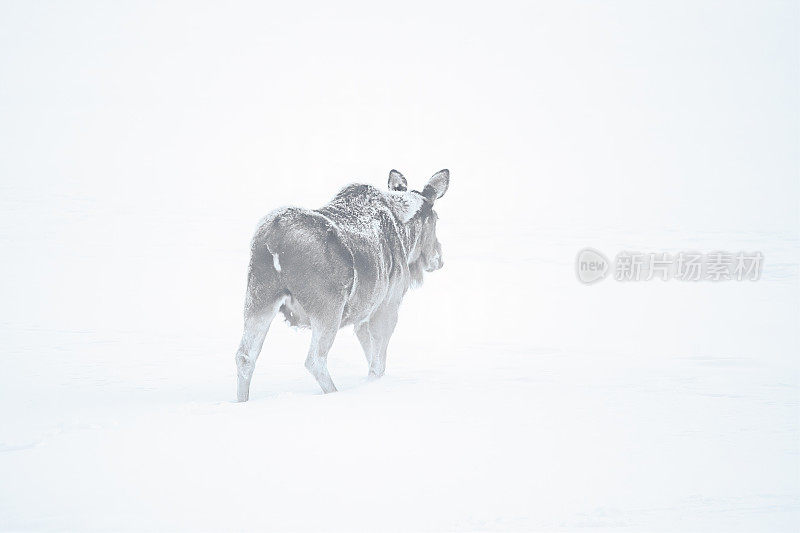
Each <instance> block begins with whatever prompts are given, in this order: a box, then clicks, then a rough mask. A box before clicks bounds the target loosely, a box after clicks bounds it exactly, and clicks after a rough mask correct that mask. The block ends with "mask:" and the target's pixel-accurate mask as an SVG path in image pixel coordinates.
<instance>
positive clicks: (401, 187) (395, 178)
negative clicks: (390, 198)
mask: <svg viewBox="0 0 800 533" xmlns="http://www.w3.org/2000/svg"><path fill="white" fill-rule="evenodd" d="M389 190H390V191H407V190H408V182H407V181H406V178H405V177H403V175H402V174H400V173H399V172H398V171H396V170H394V169H392V171H391V172H389Z"/></svg>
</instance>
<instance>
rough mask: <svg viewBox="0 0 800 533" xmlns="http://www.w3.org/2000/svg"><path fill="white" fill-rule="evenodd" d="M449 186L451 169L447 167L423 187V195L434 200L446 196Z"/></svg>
mask: <svg viewBox="0 0 800 533" xmlns="http://www.w3.org/2000/svg"><path fill="white" fill-rule="evenodd" d="M449 186H450V171H449V170H447V169H444V170H440V171H439V172H437V173H436V174H434V175H433V176H431V179H430V180H428V184H427V185H426V186H425V188H424V189H422V195H423V196H424V197H425V198H427V199H428V200H430V201H431V202H432V201H434V200H438V199H439V198H441V197H442V196H444V193H446V192H447V187H449Z"/></svg>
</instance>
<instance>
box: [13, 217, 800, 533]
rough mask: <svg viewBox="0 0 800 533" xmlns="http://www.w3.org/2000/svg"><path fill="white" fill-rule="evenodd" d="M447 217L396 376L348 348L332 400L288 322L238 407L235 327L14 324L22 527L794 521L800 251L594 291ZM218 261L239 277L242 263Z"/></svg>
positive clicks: (346, 343)
mask: <svg viewBox="0 0 800 533" xmlns="http://www.w3.org/2000/svg"><path fill="white" fill-rule="evenodd" d="M442 211H445V212H446V208H444V207H443V208H442ZM442 217H443V219H442V229H441V233H442V234H443V235H442V241H443V243H444V246H445V253H446V254H447V255H446V256H445V257H446V261H447V263H446V267H445V269H443V270H442V271H440V272H437V273H434V274H432V275H430V276H428V279H427V281H426V284H425V286H423V287H422V288H421V289H420V290H419V291H416V292H413V293H411V294H410V295H409V297H408V299H407V302H406V305H405V306H404V308H403V310H402V315H401V321H400V325H399V327H398V330H397V333H396V335H395V337H394V339H393V341H392V344H391V347H390V356H389V370H388V372H387V375H386V376H385V377H384V379H382V380H380V381H378V382H367V381H366V379H365V375H366V364H365V362H364V359H363V355H362V353H361V351H360V348H359V346H358V343H357V341H356V340H355V337H354V335H353V334H352V332H351V331H350V330H349V329H348V330H343V331H342V332H341V334H340V336H339V337H338V338H337V341H336V344H335V345H334V348H333V350H332V353H331V356H330V366H331V372H332V375H333V376H334V380H335V381H336V382H337V384H338V385H339V387H340V389H341V391H340V392H339V393H337V394H333V395H322V394H321V393H320V391H319V390H318V387H317V385H316V382H315V381H314V380H313V378H312V377H311V376H310V375H308V374H307V373H306V371H305V369H304V368H303V365H302V362H303V359H304V356H305V350H306V346H307V343H308V341H309V334H308V332H305V331H293V330H291V329H290V328H288V327H287V326H285V325H284V324H282V323H280V322H276V324H275V326H274V327H273V328H272V330H271V331H270V334H269V336H268V338H267V341H266V344H265V349H264V352H263V353H262V357H261V359H260V361H259V365H258V367H257V371H256V375H255V378H254V385H253V391H252V395H251V401H250V402H249V403H247V404H236V403H233V400H234V384H235V383H234V365H233V359H232V358H233V351H234V349H235V346H236V343H237V340H238V339H237V336H238V333H239V332H238V330H237V326H238V324H236V318H238V314H237V313H238V309H233V308H231V309H230V310H229V311H230V313H231V314H232V315H233V314H237V316H236V317H234V318H233V319H230V320H224V321H222V322H221V323H220V325H219V326H218V327H213V326H210V327H209V329H207V330H205V331H197V329H191V330H190V331H191V332H190V333H187V331H185V330H183V329H181V328H177V329H172V328H170V327H167V328H164V330H163V331H158V332H155V330H154V332H150V331H147V330H134V329H125V328H122V327H120V328H118V329H97V330H93V329H84V330H81V329H54V328H47V327H14V326H11V325H5V326H4V327H3V329H2V338H3V345H4V346H3V348H4V353H3V359H2V361H0V376H2V387H0V409H2V411H0V416H1V418H2V420H3V424H2V427H0V443H2V448H1V449H0V472H2V480H3V481H2V483H0V518H1V519H2V522H1V523H0V524H1V525H2V528H3V529H10V530H17V529H21V530H70V531H77V530H139V531H141V530H154V529H157V530H220V531H231V530H254V529H269V530H278V531H294V530H298V531H306V530H307V531H316V530H342V531H353V530H364V531H372V530H393V531H410V530H425V531H428V530H435V531H442V530H493V531H509V530H528V529H542V530H573V529H579V528H583V527H588V526H591V527H592V528H594V529H598V530H604V529H610V530H617V529H629V530H634V531H653V530H664V531H685V530H703V531H712V530H718V531H734V530H736V531H754V530H759V531H762V530H763V531H766V530H778V531H781V530H784V531H789V530H792V529H794V527H796V526H797V524H798V518H799V517H800V509H799V508H798V494H799V493H798V468H799V467H800V462H799V461H798V439H800V424H798V398H799V397H800V395H799V394H798V391H799V390H800V389H799V388H798V376H797V363H796V354H797V353H798V352H797V350H798V341H797V328H796V325H797V319H798V311H797V284H798V276H797V264H798V260H797V254H796V250H797V245H798V243H797V240H796V239H794V240H792V239H781V238H779V237H777V236H771V237H764V236H749V235H745V236H742V237H736V236H733V235H713V236H706V237H704V238H703V239H699V240H689V241H684V243H685V245H686V247H687V248H690V249H693V248H701V249H705V248H706V247H707V245H705V244H704V242H703V240H704V239H708V241H709V245H710V242H714V243H715V244H716V245H720V244H721V245H723V246H729V247H731V248H733V249H738V248H737V245H738V247H741V248H745V249H749V248H750V247H752V246H753V244H752V242H753V240H752V239H754V238H755V239H756V240H758V242H759V249H761V250H762V251H763V252H764V254H765V256H766V257H767V258H768V263H767V266H766V269H765V273H764V275H763V279H762V280H760V281H758V282H750V283H746V282H742V283H736V282H728V283H717V284H714V283H706V284H702V283H698V284H680V283H679V282H675V281H670V282H667V283H663V282H660V281H658V282H655V281H654V282H640V283H639V284H634V283H630V284H622V283H620V282H616V281H613V280H605V281H604V282H601V283H600V284H599V285H596V286H591V287H586V286H583V285H581V284H579V283H578V281H577V279H576V278H575V275H574V271H573V264H572V261H573V259H574V253H575V252H577V250H578V249H579V247H580V245H581V244H582V243H584V242H586V241H585V240H583V241H582V240H580V239H577V238H575V237H571V236H568V235H565V234H563V233H560V232H558V231H549V232H548V231H545V230H541V232H537V231H532V232H531V233H530V234H529V235H527V236H520V235H517V236H515V237H517V238H519V239H527V240H523V241H520V240H515V239H509V238H508V237H509V236H506V238H503V237H502V235H503V233H502V231H501V230H500V228H496V229H497V230H498V232H497V233H496V234H497V235H500V237H499V238H496V239H493V240H492V242H490V243H487V244H486V246H485V247H483V248H482V249H481V250H480V251H478V250H475V249H473V246H472V243H470V244H469V245H468V246H459V245H458V242H459V238H461V239H462V240H461V242H462V243H464V242H467V241H466V240H463V235H461V236H459V235H458V232H456V231H452V229H453V228H452V225H451V224H450V223H448V220H447V218H446V215H444V214H442ZM448 233H452V235H449V237H450V241H451V245H450V246H448V244H447V243H448V238H447V236H446V235H447V234H448ZM598 235H599V233H598ZM597 238H598V239H599V237H597ZM628 238H629V237H626V238H622V237H620V244H623V243H624V242H626V241H625V239H628ZM640 239H645V236H639V237H636V238H633V239H632V240H630V241H627V242H643V241H641V240H640ZM649 239H650V241H649V242H656V243H658V242H663V243H664V245H665V246H664V248H666V249H670V248H667V246H674V245H675V244H676V241H675V240H672V241H671V240H670V237H669V236H665V237H664V239H663V240H659V239H658V238H657V237H656V236H653V235H651V236H650V237H649ZM673 239H674V237H673ZM452 241H455V243H453V242H452ZM522 242H525V243H529V244H530V247H531V252H530V253H523V254H521V257H520V254H519V253H518V249H519V245H520V244H521V243H522ZM589 242H592V243H594V242H595V241H591V240H590V241H589ZM601 249H602V247H601ZM534 250H535V251H534ZM791 250H794V252H791ZM194 251H195V252H196V251H197V250H194ZM185 252H186V253H190V254H191V253H192V250H191V249H187V250H185ZM204 258H205V260H206V261H210V262H211V263H212V264H207V265H206V266H205V267H204V269H208V271H214V270H216V269H220V270H222V269H224V265H225V264H229V263H237V264H238V267H237V268H234V269H233V270H234V271H236V272H237V273H238V274H241V272H242V270H243V268H244V265H245V264H246V243H245V244H244V245H242V246H239V247H238V249H237V250H236V251H234V252H232V253H231V254H230V257H225V254H224V253H219V254H210V255H209V254H206V255H205V256H204ZM154 260H155V259H154ZM523 280H526V281H524V282H523ZM197 281H198V283H199V280H197ZM235 285H241V283H238V282H237V283H236V284H235ZM225 290H230V289H225ZM231 292H233V293H235V292H236V291H231ZM240 296H241V295H240V294H234V295H233V296H232V297H231V300H237V299H238V298H239V297H240ZM520 301H524V302H527V303H526V306H527V311H525V312H521V311H520V309H521V307H520V304H519V302H520ZM98 304H99V305H103V304H102V302H98ZM165 305H167V306H179V305H180V304H179V303H177V302H166V303H165ZM193 305H196V306H199V307H202V304H201V303H199V302H194V304H193ZM231 305H232V306H234V305H235V303H233V302H232V304H231ZM115 309H116V308H115V307H114V306H111V307H109V308H108V311H109V312H113V311H114V310H115ZM173 311H174V308H173V310H172V311H169V310H165V309H160V310H159V309H154V312H155V313H157V314H159V315H160V316H163V317H164V319H165V320H167V321H168V320H169V318H168V317H169V315H170V314H171V313H172V312H173ZM185 312H186V313H188V314H193V315H196V314H198V311H197V309H196V308H194V307H191V308H188V309H186V311H185ZM199 313H200V314H207V312H205V311H199ZM165 325H166V326H169V324H165Z"/></svg>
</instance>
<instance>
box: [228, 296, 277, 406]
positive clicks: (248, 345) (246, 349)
mask: <svg viewBox="0 0 800 533" xmlns="http://www.w3.org/2000/svg"><path fill="white" fill-rule="evenodd" d="M282 303H283V298H279V299H277V300H275V301H274V302H272V303H271V305H269V306H265V307H261V308H260V309H257V310H253V309H248V310H246V311H245V318H244V331H243V332H242V341H241V343H240V344H239V349H238V350H237V351H236V373H237V390H236V398H237V400H238V401H240V402H246V401H247V400H248V399H249V398H250V380H251V379H252V377H253V370H254V369H255V366H256V361H257V360H258V355H259V354H260V353H261V347H262V346H263V344H264V338H265V337H266V336H267V332H268V331H269V326H270V324H271V323H272V320H273V319H274V318H275V315H276V314H277V313H278V309H279V308H280V306H281V304H282Z"/></svg>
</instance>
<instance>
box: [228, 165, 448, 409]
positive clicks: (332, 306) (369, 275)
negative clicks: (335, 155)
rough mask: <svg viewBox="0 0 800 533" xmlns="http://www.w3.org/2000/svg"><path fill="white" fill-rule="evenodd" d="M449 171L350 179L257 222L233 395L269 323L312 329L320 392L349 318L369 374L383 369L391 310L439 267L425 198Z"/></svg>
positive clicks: (328, 384)
mask: <svg viewBox="0 0 800 533" xmlns="http://www.w3.org/2000/svg"><path fill="white" fill-rule="evenodd" d="M449 184H450V172H449V171H448V170H447V169H445V170H440V171H439V172H437V173H436V174H434V175H433V176H432V177H431V178H430V180H429V181H428V183H427V184H426V185H425V187H423V189H422V191H416V190H412V191H409V190H408V182H407V180H406V178H405V177H404V176H403V175H402V174H401V173H400V172H398V171H396V170H392V171H391V172H390V173H389V184H388V185H389V187H388V191H386V192H384V191H381V190H379V189H378V188H376V187H373V186H372V185H364V184H351V185H348V186H346V187H345V188H343V189H342V190H341V191H339V193H338V194H337V195H336V196H335V197H334V198H333V200H331V201H330V202H329V203H328V204H327V205H325V206H324V207H322V208H320V209H315V210H309V209H302V208H297V207H286V208H281V209H277V210H275V211H273V212H271V213H270V214H268V215H267V216H265V217H264V218H263V219H261V221H260V222H259V224H258V226H257V228H256V232H255V235H254V236H253V240H252V242H251V255H250V265H249V268H248V273H247V294H246V296H245V305H244V332H243V333H242V340H241V344H240V345H239V349H238V351H237V352H236V367H237V374H238V389H237V398H238V401H240V402H246V401H247V400H248V399H249V396H250V380H251V378H252V376H253V370H254V368H255V364H256V360H257V359H258V355H259V353H260V352H261V347H262V345H263V344H264V338H265V337H266V335H267V332H268V330H269V326H270V324H271V323H272V320H273V319H274V318H275V316H276V315H277V314H278V312H281V313H282V314H283V316H284V318H285V319H286V321H287V322H288V323H289V324H291V325H293V326H299V327H306V328H311V332H312V334H311V346H310V348H309V350H308V356H307V357H306V362H305V366H306V369H308V371H309V372H310V373H311V375H313V376H314V378H315V379H316V380H317V383H319V386H320V387H321V388H322V390H323V392H325V393H329V392H335V391H336V386H335V385H334V384H333V380H332V379H331V376H330V374H329V373H328V364H327V356H328V351H329V350H330V348H331V346H332V345H333V340H334V338H335V337H336V334H337V332H338V331H339V329H341V328H343V327H345V326H348V325H352V326H353V328H354V330H355V333H356V336H357V337H358V340H359V342H360V344H361V347H362V348H363V349H364V355H365V356H366V359H367V364H368V366H369V374H368V376H369V378H379V377H381V376H382V375H383V373H384V371H385V369H386V347H387V345H388V344H389V339H390V338H391V336H392V333H393V332H394V328H395V325H396V324H397V312H398V308H399V307H400V303H401V301H402V300H403V296H404V295H405V293H406V292H407V291H408V289H409V288H410V287H418V286H420V285H421V284H422V277H423V271H425V272H433V271H435V270H438V269H440V268H442V265H443V262H442V247H441V244H439V240H438V239H437V238H436V221H437V219H438V217H437V215H436V211H434V209H433V207H434V203H435V202H436V201H437V200H438V199H439V198H441V197H442V196H443V195H444V193H445V192H446V191H447V188H448V186H449Z"/></svg>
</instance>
